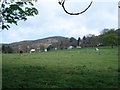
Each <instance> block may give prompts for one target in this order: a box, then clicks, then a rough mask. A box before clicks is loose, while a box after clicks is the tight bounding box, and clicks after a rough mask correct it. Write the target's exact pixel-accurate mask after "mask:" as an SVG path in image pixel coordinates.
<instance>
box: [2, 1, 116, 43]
mask: <svg viewBox="0 0 120 90" xmlns="http://www.w3.org/2000/svg"><path fill="white" fill-rule="evenodd" d="M71 1H74V2H69V0H68V2H66V4H65V6H66V9H67V10H68V11H70V12H79V11H81V10H83V9H85V8H86V7H87V5H89V1H88V2H75V0H71ZM35 7H36V8H37V9H38V11H39V15H37V16H34V17H28V20H27V21H25V22H24V21H20V22H19V23H18V26H16V25H11V28H10V29H9V30H4V31H2V32H0V34H2V37H0V39H2V40H1V42H0V43H12V42H18V41H23V40H36V39H42V38H46V37H52V36H64V37H75V38H76V39H78V37H81V38H82V37H83V36H84V35H87V34H95V35H99V34H100V32H101V31H102V30H103V29H105V28H108V29H111V28H115V29H117V28H118V2H93V4H92V6H91V7H90V8H89V9H88V10H87V12H85V13H83V14H82V15H78V16H70V15H68V14H66V13H65V12H64V11H63V9H62V7H61V6H60V5H59V4H58V1H57V0H49V1H45V0H39V1H38V2H37V3H35Z"/></svg>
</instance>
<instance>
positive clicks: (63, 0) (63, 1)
mask: <svg viewBox="0 0 120 90" xmlns="http://www.w3.org/2000/svg"><path fill="white" fill-rule="evenodd" d="M58 3H59V4H60V5H62V7H63V10H64V11H65V12H66V13H67V14H69V15H79V14H82V13H84V12H86V11H87V10H88V8H90V6H91V5H92V1H91V2H90V4H89V6H88V7H87V8H86V9H85V10H83V11H82V12H79V13H72V12H68V11H67V10H66V9H65V6H64V4H65V0H62V1H61V2H60V1H59V2H58Z"/></svg>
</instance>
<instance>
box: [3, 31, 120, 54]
mask: <svg viewBox="0 0 120 90" xmlns="http://www.w3.org/2000/svg"><path fill="white" fill-rule="evenodd" d="M118 45H120V29H117V30H115V29H104V30H103V31H102V32H101V33H100V35H98V36H95V35H94V34H88V35H86V36H83V38H80V37H79V38H78V39H75V38H74V37H71V38H70V39H69V41H60V42H57V43H53V44H52V45H49V46H48V47H47V48H46V47H44V46H42V47H40V48H41V49H42V50H43V51H44V49H47V50H48V51H50V50H63V49H68V48H71V46H72V47H73V48H77V47H81V48H85V47H99V46H111V47H112V48H113V47H114V46H118ZM24 48H25V47H24ZM13 52H14V50H13V49H12V48H11V47H10V46H9V45H2V53H13ZM26 52H27V51H26Z"/></svg>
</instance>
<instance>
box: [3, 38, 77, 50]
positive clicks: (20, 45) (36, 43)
mask: <svg viewBox="0 0 120 90" xmlns="http://www.w3.org/2000/svg"><path fill="white" fill-rule="evenodd" d="M4 45H5V46H10V47H11V48H12V49H13V51H14V52H19V49H22V50H24V51H25V52H29V51H30V49H33V48H34V49H36V50H38V51H39V50H40V49H43V48H44V49H45V48H48V47H51V48H50V49H54V48H57V49H58V50H59V49H65V48H67V47H68V46H70V45H72V46H76V45H77V40H76V39H74V38H67V37H61V36H54V37H48V38H43V39H38V40H29V41H21V42H14V43H11V44H4Z"/></svg>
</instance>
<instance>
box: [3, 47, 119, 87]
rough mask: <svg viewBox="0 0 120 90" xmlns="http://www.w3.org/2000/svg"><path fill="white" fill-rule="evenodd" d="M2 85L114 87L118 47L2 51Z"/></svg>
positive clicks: (116, 85) (116, 83)
mask: <svg viewBox="0 0 120 90" xmlns="http://www.w3.org/2000/svg"><path fill="white" fill-rule="evenodd" d="M2 78H3V88H117V87H118V50H117V48H113V49H112V48H101V49H100V54H99V53H98V52H95V50H94V48H89V49H88V48H85V49H76V50H64V51H54V52H42V53H32V54H24V55H23V56H20V55H18V54H3V77H2Z"/></svg>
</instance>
